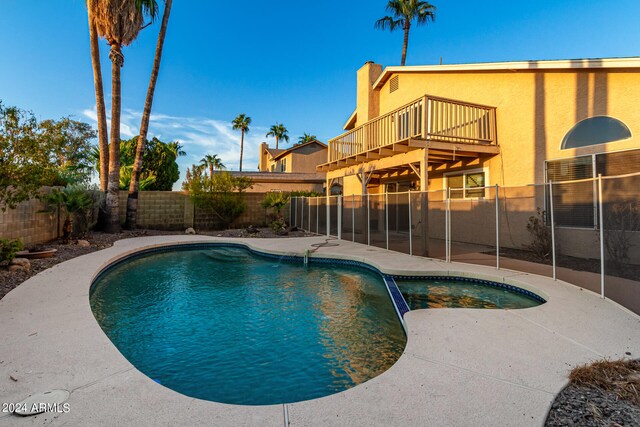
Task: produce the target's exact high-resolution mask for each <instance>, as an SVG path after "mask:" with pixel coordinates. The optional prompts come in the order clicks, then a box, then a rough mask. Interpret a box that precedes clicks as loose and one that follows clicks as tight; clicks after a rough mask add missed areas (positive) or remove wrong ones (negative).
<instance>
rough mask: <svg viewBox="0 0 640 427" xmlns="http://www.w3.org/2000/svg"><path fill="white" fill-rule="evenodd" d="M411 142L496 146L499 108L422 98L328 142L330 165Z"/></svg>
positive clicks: (435, 98) (429, 97)
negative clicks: (410, 140)
mask: <svg viewBox="0 0 640 427" xmlns="http://www.w3.org/2000/svg"><path fill="white" fill-rule="evenodd" d="M409 139H422V140H426V141H430V140H431V141H441V142H451V143H466V144H485V145H494V144H496V109H495V107H489V106H485V105H478V104H470V103H468V102H461V101H454V100H451V99H445V98H437V97H433V96H423V97H422V98H420V99H417V100H415V101H413V102H411V103H409V104H407V105H404V106H402V107H400V108H398V109H396V110H394V111H392V112H390V113H387V114H385V115H382V116H380V117H376V118H375V119H373V120H370V121H368V122H367V123H365V124H363V125H362V126H359V127H357V128H355V129H353V130H350V131H349V132H346V133H343V134H342V135H340V136H338V137H336V138H333V139H330V140H329V154H328V156H329V162H332V161H335V160H340V159H343V158H346V157H350V156H354V155H356V154H360V153H365V152H368V151H371V150H373V149H376V148H382V147H386V146H388V145H392V144H397V143H399V142H404V141H408V140H409Z"/></svg>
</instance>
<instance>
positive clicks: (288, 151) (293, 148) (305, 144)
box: [273, 140, 327, 160]
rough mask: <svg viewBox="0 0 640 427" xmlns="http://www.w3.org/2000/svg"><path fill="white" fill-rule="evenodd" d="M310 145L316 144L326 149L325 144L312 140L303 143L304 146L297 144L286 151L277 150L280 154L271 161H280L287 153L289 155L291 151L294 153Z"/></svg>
mask: <svg viewBox="0 0 640 427" xmlns="http://www.w3.org/2000/svg"><path fill="white" fill-rule="evenodd" d="M311 144H318V145H320V146H321V147H322V148H327V144H323V143H322V142H320V141H317V140H313V141H309V142H305V143H304V144H297V145H294V146H293V147H291V148H288V149H286V150H278V151H280V153H278V154H277V155H276V156H274V157H273V160H278V159H281V158H282V157H284V156H286V155H287V154H289V153H291V152H293V151H296V150H298V149H300V148H302V147H306V146H307V145H311Z"/></svg>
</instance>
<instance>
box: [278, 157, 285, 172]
mask: <svg viewBox="0 0 640 427" xmlns="http://www.w3.org/2000/svg"><path fill="white" fill-rule="evenodd" d="M286 171H287V158H286V157H285V158H284V159H282V162H280V172H286Z"/></svg>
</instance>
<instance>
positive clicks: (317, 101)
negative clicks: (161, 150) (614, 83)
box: [0, 0, 640, 176]
mask: <svg viewBox="0 0 640 427" xmlns="http://www.w3.org/2000/svg"><path fill="white" fill-rule="evenodd" d="M433 4H434V5H436V6H437V8H438V9H437V18H436V22H435V23H434V24H429V25H428V26H427V27H414V28H413V29H412V32H411V39H410V44H409V53H408V56H407V65H418V64H420V65H422V64H436V63H438V62H439V60H440V57H442V59H443V62H444V63H445V64H452V63H467V62H493V61H508V60H530V59H538V60H540V59H568V58H593V57H613V56H636V55H638V52H639V50H638V46H640V25H638V16H640V3H638V2H637V1H634V0H616V1H600V0H591V1H590V0H581V1H578V0H567V1H556V2H544V3H540V2H529V1H527V2H524V1H484V2H477V1H470V0H458V1H456V0H443V1H439V0H434V1H433ZM385 5H386V1H383V0H354V1H338V0H325V1H322V2H300V1H278V2H264V1H246V2H242V3H235V2H221V1H205V0H189V1H184V0H176V1H174V4H173V8H172V14H171V20H170V22H169V30H168V34H167V40H166V43H165V50H164V56H163V62H162V66H161V71H160V78H159V81H158V86H157V89H156V96H155V102H154V109H153V111H154V116H153V117H152V123H151V129H150V136H154V135H155V136H159V137H160V138H161V139H163V140H180V141H181V142H182V143H183V145H184V147H185V150H186V151H187V153H188V156H187V157H185V158H183V159H181V160H180V162H181V170H182V172H183V173H182V176H184V168H185V167H186V166H187V165H189V164H191V163H194V162H196V163H197V162H198V160H199V159H200V158H202V156H203V155H204V154H205V153H216V154H218V155H220V156H221V157H222V159H223V162H224V163H225V164H226V165H227V166H228V167H229V168H231V169H236V168H237V163H238V151H239V135H238V134H237V133H236V132H233V131H232V130H231V128H230V124H229V123H230V121H231V120H232V119H233V118H234V117H235V116H236V115H237V114H239V113H246V114H248V115H249V116H251V117H252V118H253V126H252V128H251V132H250V134H249V135H248V140H247V141H246V145H245V163H244V169H245V170H255V169H256V167H257V146H258V144H259V143H260V142H261V141H263V140H265V138H264V136H265V133H266V132H267V129H268V127H269V126H271V125H272V124H274V123H275V122H276V121H278V122H280V123H284V124H285V126H287V128H288V129H289V132H290V134H291V142H290V144H292V143H293V142H295V141H296V140H297V137H298V136H299V135H301V134H302V133H303V132H308V133H312V134H315V135H317V136H318V137H319V139H320V140H322V141H326V140H327V139H329V138H331V137H333V136H336V135H338V134H339V133H340V132H341V129H342V125H343V123H344V122H345V120H346V119H347V117H348V116H349V115H350V114H351V112H352V111H353V108H354V106H355V72H356V70H357V69H358V68H359V67H360V66H361V65H362V64H363V63H364V62H365V61H367V60H373V61H375V62H378V63H381V64H383V65H398V64H399V62H400V53H401V47H402V33H401V32H395V33H389V32H387V31H379V30H375V29H374V28H373V24H374V22H375V20H376V19H378V18H380V17H382V16H384V15H385V14H386V11H385ZM158 28H159V21H158V22H157V23H156V24H155V25H153V26H151V27H149V28H147V29H145V30H143V31H142V33H141V35H140V36H139V38H138V39H137V40H136V41H135V42H134V43H133V44H132V45H131V46H128V47H126V48H125V50H124V54H125V66H124V68H123V70H122V82H123V85H122V95H123V117H122V120H123V129H122V130H123V132H122V137H123V138H126V137H130V136H133V135H134V134H136V133H137V132H138V128H139V125H140V111H141V110H142V107H143V105H144V97H145V94H146V89H147V84H148V79H149V72H150V68H151V63H152V60H153V53H154V48H155V42H156V37H157V31H158ZM0 40H2V44H1V46H2V48H1V51H0V58H2V60H1V62H0V100H2V101H3V102H4V103H5V104H8V105H17V106H20V107H22V108H25V109H29V110H32V111H33V112H34V113H35V114H36V115H37V116H38V117H40V118H42V119H45V118H58V117H61V116H65V115H72V116H74V117H75V118H77V119H80V120H85V121H88V122H90V123H94V122H93V117H94V112H93V111H94V108H95V98H94V89H93V77H92V72H91V62H90V56H89V39H88V29H87V19H86V10H85V7H84V1H82V0H34V1H29V2H26V1H24V0H2V1H0ZM101 48H102V53H103V60H102V64H103V78H104V80H105V94H106V96H107V102H108V100H109V97H110V93H111V90H110V68H109V67H110V63H109V60H108V59H107V53H108V47H107V46H106V43H104V42H102V43H101ZM270 142H271V143H272V144H273V143H274V142H273V140H272V139H271V140H270Z"/></svg>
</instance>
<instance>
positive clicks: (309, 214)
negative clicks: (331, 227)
mask: <svg viewBox="0 0 640 427" xmlns="http://www.w3.org/2000/svg"><path fill="white" fill-rule="evenodd" d="M311 199H312V198H311V197H309V201H308V202H307V208H308V210H309V211H308V213H307V216H308V217H309V228H308V229H307V230H309V233H311Z"/></svg>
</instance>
